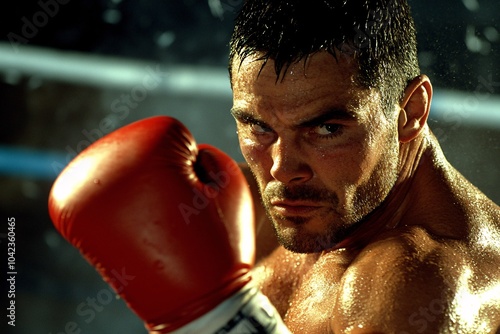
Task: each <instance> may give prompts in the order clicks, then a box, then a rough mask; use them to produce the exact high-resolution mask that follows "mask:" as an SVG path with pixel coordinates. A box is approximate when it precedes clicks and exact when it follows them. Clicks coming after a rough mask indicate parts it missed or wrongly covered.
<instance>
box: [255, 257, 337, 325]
mask: <svg viewBox="0 0 500 334" xmlns="http://www.w3.org/2000/svg"><path fill="white" fill-rule="evenodd" d="M285 252H286V253H285ZM285 252H277V253H276V254H273V255H272V256H270V257H269V258H268V259H267V260H266V261H264V262H263V263H262V264H260V265H259V266H258V267H257V268H256V270H255V272H254V277H255V280H256V282H257V284H258V285H259V286H260V288H261V290H262V291H263V293H264V294H265V295H267V296H268V298H269V299H270V300H271V302H272V303H273V304H274V306H275V307H276V308H277V310H278V312H279V313H280V314H281V316H282V317H283V320H284V321H285V324H286V325H287V326H288V328H289V329H290V330H291V331H292V333H311V334H316V333H318V334H320V333H321V334H323V333H325V334H326V333H332V331H331V330H330V329H329V328H330V323H331V321H332V316H333V314H334V311H335V304H336V300H337V296H338V286H339V283H340V281H341V278H342V275H343V273H344V272H345V268H346V266H345V264H344V263H343V262H342V261H338V259H336V258H335V257H331V258H318V257H317V256H311V255H303V254H292V253H289V252H287V251H285Z"/></svg>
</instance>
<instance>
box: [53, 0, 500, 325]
mask: <svg viewBox="0 0 500 334" xmlns="http://www.w3.org/2000/svg"><path fill="white" fill-rule="evenodd" d="M416 55H417V53H416V45H415V31H414V26H413V21H412V19H411V16H410V13H409V8H408V6H407V4H406V2H405V1H403V0H388V1H360V0H352V1H328V0H325V1H319V0H312V1H299V0H289V1H278V0H272V1H257V0H248V1H246V3H245V4H244V6H243V9H242V11H241V13H240V15H239V17H238V19H237V21H236V26H235V30H234V33H233V37H232V40H231V51H230V67H229V71H230V78H231V86H232V89H233V100H234V103H233V108H232V110H231V112H232V114H233V116H234V117H235V120H236V124H237V129H238V137H239V142H240V146H241V149H242V152H243V155H244V157H245V160H246V162H247V164H241V165H240V167H241V168H242V169H243V173H241V172H240V171H239V170H238V169H237V168H236V166H237V165H236V164H235V163H234V162H233V161H232V160H231V159H230V158H228V157H227V156H226V155H224V154H223V153H222V152H220V151H219V150H217V149H215V148H212V147H208V146H200V147H198V146H197V145H196V143H195V142H194V139H193V138H192V136H191V135H190V134H189V132H188V131H187V129H185V128H184V127H183V126H182V124H180V123H179V122H177V121H175V120H173V119H170V118H168V117H155V118H151V119H147V120H143V121H139V122H137V123H134V124H132V125H129V126H126V127H124V128H122V129H119V130H117V131H116V132H114V133H112V134H110V135H108V136H107V137H105V138H102V139H101V140H99V141H97V142H96V143H95V144H93V145H92V146H91V147H89V148H88V149H87V150H85V151H84V152H82V154H81V155H80V156H78V157H77V158H76V159H75V160H74V161H73V162H72V163H71V164H70V165H69V166H68V168H67V169H66V170H65V171H64V172H63V173H62V174H61V176H60V177H59V178H58V180H57V181H56V182H55V184H54V187H53V189H52V192H51V196H50V200H49V208H50V213H51V217H52V219H53V221H54V224H55V226H56V228H57V229H58V230H59V231H60V232H61V233H62V234H63V235H64V236H65V237H66V238H67V239H68V240H69V241H70V242H71V243H72V244H73V245H75V247H77V248H78V249H80V251H81V252H82V254H83V255H84V256H85V257H86V258H87V260H88V261H89V262H90V263H92V264H93V265H94V266H95V267H96V269H97V270H98V271H99V272H100V273H101V275H102V276H103V277H104V279H106V280H108V282H109V283H110V284H111V285H112V286H113V287H114V288H115V290H116V291H117V292H118V293H120V295H121V296H122V297H123V298H124V300H126V302H127V304H128V305H129V306H130V308H131V309H132V310H133V311H134V312H135V313H136V314H137V315H138V316H139V317H140V318H141V319H142V320H143V321H144V322H145V324H146V327H147V329H148V330H149V331H150V332H151V333H168V332H177V333H288V332H291V333H308V334H309V333H312V334H315V333H318V334H319V333H321V334H322V333H335V334H337V333H398V334H404V333H498V332H499V330H500V269H499V268H500V243H499V241H498V240H500V208H499V207H498V206H497V205H496V204H495V203H493V202H492V201H491V200H490V199H488V198H487V197H486V196H485V195H484V194H482V193H481V192H480V191H479V190H478V189H477V188H475V187H474V186H473V185H472V184H470V183H469V182H468V181H467V180H466V179H465V178H464V177H463V176H462V175H461V174H460V173H459V172H458V171H457V170H456V169H454V168H453V167H452V166H451V165H450V163H449V162H448V161H447V160H446V158H445V156H444V155H443V152H442V150H441V149H440V146H439V143H438V141H437V140H436V138H435V137H434V136H433V134H432V132H431V130H430V129H429V127H428V125H427V118H428V115H429V110H430V105H431V100H432V85H431V82H430V79H429V78H428V77H427V76H425V75H423V74H421V73H420V71H419V68H418V62H417V56H416ZM243 175H245V176H247V178H246V181H245V178H244V176H243ZM247 182H248V183H247ZM251 198H253V200H252V199H251ZM260 202H262V206H261V205H260ZM252 204H253V209H252ZM254 224H256V226H255V227H254ZM253 241H255V245H256V248H254V242H253ZM255 254H256V256H257V258H256V262H257V263H256V265H255V266H254V262H255V261H254V259H255ZM120 270H121V271H122V272H123V271H125V272H126V273H127V274H128V275H129V276H130V277H134V279H133V280H130V281H129V282H128V284H127V286H121V285H119V284H117V282H115V281H113V276H112V273H113V272H116V271H120Z"/></svg>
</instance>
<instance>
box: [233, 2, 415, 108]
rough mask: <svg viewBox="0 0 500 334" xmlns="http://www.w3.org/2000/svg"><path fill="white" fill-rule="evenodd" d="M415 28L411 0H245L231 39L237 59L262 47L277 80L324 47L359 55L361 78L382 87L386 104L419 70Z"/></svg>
mask: <svg viewBox="0 0 500 334" xmlns="http://www.w3.org/2000/svg"><path fill="white" fill-rule="evenodd" d="M416 44H417V43H416V31H415V25H414V22H413V18H412V17H411V14H410V8H409V5H408V3H407V2H406V0H246V2H245V3H244V5H243V7H242V9H241V11H240V13H239V14H238V16H237V18H236V22H235V27H234V31H233V34H232V37H231V41H230V54H229V73H230V76H231V73H232V69H233V62H234V60H235V59H236V58H237V57H239V58H240V60H241V61H243V60H244V59H245V58H246V57H248V56H253V55H255V54H256V53H262V57H261V59H262V60H264V64H265V63H266V61H267V60H269V59H272V60H274V62H275V70H276V74H277V80H278V79H279V77H280V75H281V74H282V72H283V70H284V69H285V70H286V68H287V67H288V66H290V65H291V64H293V63H295V62H298V61H300V60H302V59H305V58H307V57H308V56H309V55H312V54H314V53H316V52H319V51H328V52H330V53H331V54H332V55H333V56H334V57H335V58H337V57H338V56H339V55H348V56H351V57H353V58H355V59H356V60H357V63H358V67H359V72H358V75H357V82H358V84H360V85H361V86H362V87H366V88H377V89H379V90H380V92H381V96H382V100H383V103H384V107H386V108H387V107H388V106H390V105H391V104H393V103H396V102H399V101H400V100H401V98H402V96H403V92H404V89H405V88H406V86H407V85H408V83H409V81H411V80H412V79H414V78H415V77H416V76H418V75H419V74H420V69H419V66H418V59H417V46H416Z"/></svg>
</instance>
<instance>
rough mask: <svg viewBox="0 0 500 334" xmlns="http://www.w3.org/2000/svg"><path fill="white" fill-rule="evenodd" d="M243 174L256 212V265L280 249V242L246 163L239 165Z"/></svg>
mask: <svg viewBox="0 0 500 334" xmlns="http://www.w3.org/2000/svg"><path fill="white" fill-rule="evenodd" d="M239 166H240V168H241V170H242V171H243V174H244V175H245V177H246V179H247V182H248V184H249V185H250V190H251V192H252V197H253V202H254V210H255V232H256V233H255V235H256V247H257V248H256V255H255V257H256V263H259V262H260V261H261V260H262V259H264V258H265V257H267V256H268V255H269V254H271V253H272V252H273V250H275V249H276V248H277V247H278V241H277V240H276V236H275V233H274V229H273V227H272V223H271V222H270V221H269V218H268V217H267V214H266V211H265V209H264V206H263V205H262V201H261V198H260V193H259V187H258V185H257V182H256V181H255V178H254V177H253V175H252V172H251V171H250V168H249V167H248V165H247V164H246V163H239Z"/></svg>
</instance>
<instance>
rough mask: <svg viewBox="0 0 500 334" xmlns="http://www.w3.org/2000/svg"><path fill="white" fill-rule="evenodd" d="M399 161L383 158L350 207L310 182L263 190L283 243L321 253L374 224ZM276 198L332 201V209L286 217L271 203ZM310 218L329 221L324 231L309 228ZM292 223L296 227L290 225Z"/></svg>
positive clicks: (299, 250)
mask: <svg viewBox="0 0 500 334" xmlns="http://www.w3.org/2000/svg"><path fill="white" fill-rule="evenodd" d="M398 162H399V160H398V158H397V156H388V157H386V158H385V159H382V161H381V162H380V163H379V165H378V166H377V167H376V169H375V171H374V172H373V173H372V175H371V177H370V178H369V179H368V181H367V182H366V183H365V184H364V185H362V186H360V187H359V189H358V190H357V191H356V192H355V193H354V194H353V195H352V199H351V201H350V202H351V203H352V204H351V207H350V209H349V210H347V211H346V210H344V209H340V208H339V197H338V196H337V195H336V194H335V193H333V192H330V191H328V190H326V189H317V188H315V187H312V186H310V185H300V186H294V187H288V186H286V185H284V184H281V183H277V184H274V185H271V186H268V187H266V189H265V190H264V191H263V192H261V195H262V200H263V204H264V208H265V209H266V212H267V216H268V217H269V219H270V220H271V222H272V225H273V228H274V231H275V234H276V237H277V239H278V241H279V243H280V244H281V245H282V246H283V247H284V248H286V249H287V250H289V251H292V252H295V253H318V252H322V251H325V250H328V249H332V248H335V247H336V245H337V244H339V243H340V242H341V241H343V240H344V239H346V238H347V237H348V236H349V235H350V234H351V233H352V232H353V231H355V230H356V229H358V228H360V227H361V226H362V225H364V223H367V224H370V222H369V217H370V215H371V214H372V213H373V212H374V211H376V210H377V208H378V207H379V206H380V205H381V204H382V203H383V202H384V201H385V200H386V198H387V196H388V194H389V193H390V191H391V189H392V188H393V187H394V185H395V183H396V180H397V179H398ZM272 199H288V200H307V201H311V202H317V203H322V204H326V203H330V206H329V207H328V210H325V211H320V212H321V213H318V214H317V215H316V216H310V217H301V216H287V217H285V216H282V215H280V214H277V213H275V212H274V213H273V210H272V205H271V204H270V202H271V200H272ZM342 212H343V213H342ZM310 219H319V220H323V221H325V222H329V223H325V224H324V227H325V228H324V230H323V231H321V232H311V231H309V230H308V229H307V223H308V221H309V220H310ZM284 221H287V224H283V222H284ZM290 223H292V224H290ZM285 225H287V226H288V227H285ZM290 225H291V226H293V227H289V226H290Z"/></svg>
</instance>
